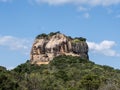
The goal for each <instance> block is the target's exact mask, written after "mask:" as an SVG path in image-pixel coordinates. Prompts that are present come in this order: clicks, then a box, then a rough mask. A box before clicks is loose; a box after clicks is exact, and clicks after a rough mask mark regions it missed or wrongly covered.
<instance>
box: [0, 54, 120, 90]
mask: <svg viewBox="0 0 120 90" xmlns="http://www.w3.org/2000/svg"><path fill="white" fill-rule="evenodd" d="M0 90H120V70H115V69H114V68H112V67H109V66H101V65H97V64H95V63H94V62H91V61H89V60H86V59H84V60H83V59H80V58H79V57H74V56H65V55H63V56H58V57H55V58H54V59H53V60H52V61H50V63H49V64H47V65H40V66H38V65H33V64H30V62H29V61H27V62H26V63H24V64H21V65H19V66H17V67H16V68H15V69H14V70H11V71H8V70H6V69H5V68H4V67H0Z"/></svg>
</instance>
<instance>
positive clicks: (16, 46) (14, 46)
mask: <svg viewBox="0 0 120 90" xmlns="http://www.w3.org/2000/svg"><path fill="white" fill-rule="evenodd" d="M30 43H31V41H30V40H27V39H23V38H22V39H21V38H16V37H13V36H0V46H4V47H8V48H9V49H10V50H19V51H27V50H29V49H30V45H31V44H30ZM25 53H26V52H25Z"/></svg>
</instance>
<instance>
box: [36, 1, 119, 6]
mask: <svg viewBox="0 0 120 90" xmlns="http://www.w3.org/2000/svg"><path fill="white" fill-rule="evenodd" d="M35 1H36V2H37V3H48V4H50V5H61V4H68V3H70V4H77V5H90V6H97V5H101V6H109V5H115V4H119V3H120V0H35Z"/></svg>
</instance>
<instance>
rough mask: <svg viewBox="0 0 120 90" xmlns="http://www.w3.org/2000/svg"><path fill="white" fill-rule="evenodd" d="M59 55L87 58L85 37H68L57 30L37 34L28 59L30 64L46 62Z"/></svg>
mask: <svg viewBox="0 0 120 90" xmlns="http://www.w3.org/2000/svg"><path fill="white" fill-rule="evenodd" d="M59 55H72V56H79V57H80V58H82V59H89V57H88V45H87V43H86V39H85V38H70V37H67V36H65V35H64V34H61V33H59V32H57V33H50V34H48V35H46V34H41V35H38V36H37V37H36V39H35V41H34V43H33V46H32V49H31V54H30V56H31V57H30V61H31V64H48V63H49V62H50V61H51V60H52V59H53V58H54V57H56V56H59Z"/></svg>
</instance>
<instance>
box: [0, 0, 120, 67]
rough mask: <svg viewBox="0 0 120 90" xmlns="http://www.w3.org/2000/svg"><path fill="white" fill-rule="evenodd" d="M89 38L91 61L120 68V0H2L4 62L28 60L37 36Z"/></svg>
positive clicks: (1, 62)
mask: <svg viewBox="0 0 120 90" xmlns="http://www.w3.org/2000/svg"><path fill="white" fill-rule="evenodd" d="M55 31H60V32H62V33H64V34H66V35H68V36H72V37H85V38H87V43H88V45H89V57H90V60H91V61H93V62H95V63H97V64H101V65H109V66H112V67H114V68H119V69H120V40H119V38H120V36H119V34H120V0H0V65H2V66H5V67H7V68H9V69H10V68H13V67H16V66H17V65H19V64H21V63H24V62H26V60H28V59H29V57H30V56H29V53H30V49H31V45H32V43H33V41H34V38H35V37H36V36H37V35H38V34H41V33H50V32H55Z"/></svg>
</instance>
